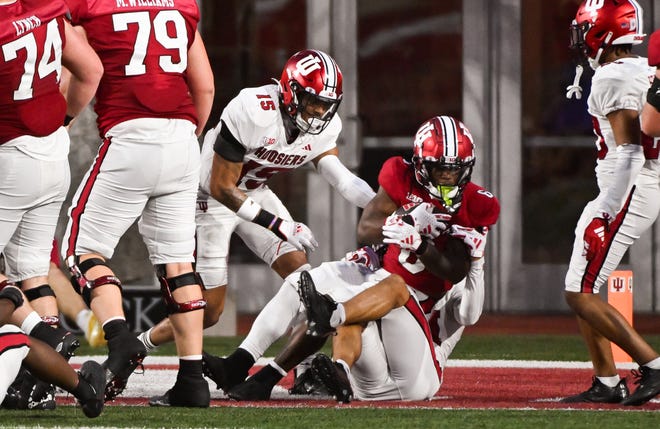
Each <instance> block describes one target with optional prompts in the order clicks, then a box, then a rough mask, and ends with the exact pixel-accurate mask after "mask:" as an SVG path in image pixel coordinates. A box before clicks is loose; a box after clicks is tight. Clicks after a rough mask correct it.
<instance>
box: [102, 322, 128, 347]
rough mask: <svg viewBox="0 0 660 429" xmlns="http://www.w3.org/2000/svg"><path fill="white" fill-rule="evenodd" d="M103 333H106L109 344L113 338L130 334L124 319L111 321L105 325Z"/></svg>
mask: <svg viewBox="0 0 660 429" xmlns="http://www.w3.org/2000/svg"><path fill="white" fill-rule="evenodd" d="M103 332H105V339H106V340H108V342H109V341H110V340H112V339H113V338H116V337H118V336H120V335H121V334H123V333H125V332H129V329H128V323H126V320H124V319H114V320H110V321H108V322H106V323H105V324H104V325H103Z"/></svg>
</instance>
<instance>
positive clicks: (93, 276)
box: [62, 0, 214, 407]
mask: <svg viewBox="0 0 660 429" xmlns="http://www.w3.org/2000/svg"><path fill="white" fill-rule="evenodd" d="M67 2H68V4H69V7H70V10H71V16H72V22H73V24H74V25H77V26H79V27H78V28H81V30H82V31H84V32H85V33H86V35H87V39H88V40H89V42H90V44H91V45H92V47H93V48H94V49H95V50H96V52H97V53H98V55H99V57H100V58H101V61H102V62H103V67H104V75H103V79H102V80H101V83H100V85H99V90H98V93H97V99H96V104H95V110H96V113H97V114H98V127H99V132H100V134H101V138H102V139H103V141H102V143H101V146H100V148H99V154H98V156H97V158H96V159H95V160H94V162H93V164H92V166H91V167H90V169H89V170H88V172H87V175H86V176H85V177H84V178H83V180H82V182H81V184H80V186H79V188H78V191H77V192H76V194H75V196H74V198H73V202H72V206H71V209H70V210H69V224H68V226H67V230H66V234H65V237H64V240H63V243H62V253H63V256H64V257H65V258H66V261H67V264H68V266H69V268H70V270H71V273H72V275H73V276H74V277H75V279H76V281H77V282H78V283H79V284H80V286H81V289H82V292H83V294H85V295H87V296H88V298H89V299H90V300H91V304H90V307H91V309H92V311H94V314H95V315H96V316H97V318H98V319H99V321H100V322H101V323H102V324H103V330H104V332H105V337H106V338H107V340H108V349H109V354H108V359H107V360H106V362H105V363H104V365H105V368H106V369H107V372H108V374H109V378H108V385H107V387H106V399H112V398H114V397H115V396H116V395H118V394H119V393H121V392H122V390H123V388H124V387H125V384H126V382H127V379H128V377H129V376H130V374H131V373H132V372H133V371H134V369H135V368H136V367H137V365H139V364H140V363H141V361H142V359H143V358H144V356H145V353H146V351H145V348H144V345H143V344H142V342H141V341H139V340H138V339H137V338H136V337H135V335H134V334H133V333H131V332H129V328H128V324H127V322H126V320H125V316H124V312H123V308H122V299H121V283H120V281H119V279H118V278H117V277H116V276H115V275H114V274H113V272H112V270H111V269H110V268H109V266H108V265H107V263H106V261H107V259H109V258H111V257H112V255H113V252H114V249H115V247H116V245H117V242H118V241H119V238H120V237H121V236H122V235H123V234H124V233H125V232H126V230H127V229H128V228H129V227H130V226H131V224H132V223H133V222H135V221H136V220H138V219H139V222H138V227H139V231H140V233H141V235H142V237H143V239H144V242H145V244H146V246H147V250H148V252H149V257H150V260H151V262H152V264H153V265H154V266H155V268H156V275H157V277H158V279H159V282H160V284H161V290H162V293H163V298H164V300H165V302H166V304H167V308H168V311H169V313H170V316H169V317H170V320H171V322H172V325H173V326H174V331H175V338H176V343H177V352H178V354H179V358H180V362H179V375H178V377H177V381H176V383H175V385H174V387H173V388H172V389H171V390H169V391H168V392H167V393H166V394H165V395H164V396H163V397H162V398H160V399H161V400H160V404H161V405H173V406H198V407H206V406H208V404H209V392H208V386H207V383H206V381H205V380H204V378H203V376H202V364H201V353H202V317H203V311H200V310H201V309H203V308H204V306H205V305H206V302H205V301H204V300H203V298H202V291H201V288H200V284H201V281H200V279H199V277H198V275H197V274H196V273H195V272H194V271H193V268H192V262H193V251H194V244H195V243H194V234H195V200H196V196H197V188H198V185H199V164H200V155H199V144H198V141H197V136H198V135H199V134H200V133H201V131H202V129H203V128H204V125H205V124H206V120H207V118H208V115H209V113H210V109H211V104H212V99H213V93H214V86H213V73H212V71H211V68H210V65H209V61H208V57H207V55H206V50H205V48H204V43H203V41H202V38H201V36H200V34H199V32H198V31H197V24H198V22H199V9H198V6H197V2H196V1H195V0H177V1H176V2H174V1H162V2H134V1H111V2H107V1H105V2H99V1H92V0H88V1H86V0H67Z"/></svg>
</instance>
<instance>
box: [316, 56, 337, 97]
mask: <svg viewBox="0 0 660 429" xmlns="http://www.w3.org/2000/svg"><path fill="white" fill-rule="evenodd" d="M315 52H316V53H317V54H318V56H319V57H320V58H321V61H323V69H324V70H325V80H324V82H323V85H324V86H325V88H324V89H325V90H326V91H332V92H336V91H337V69H336V66H335V62H334V61H333V60H332V58H330V56H329V55H328V54H326V53H325V52H321V51H315Z"/></svg>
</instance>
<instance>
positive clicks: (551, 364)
mask: <svg viewBox="0 0 660 429" xmlns="http://www.w3.org/2000/svg"><path fill="white" fill-rule="evenodd" d="M106 358H107V357H106V356H104V355H98V356H73V357H72V358H71V360H70V362H71V364H72V365H76V366H77V365H80V364H82V363H83V362H85V361H86V360H90V359H92V360H95V361H97V362H99V363H101V362H103V361H105V359H106ZM272 360H273V358H272V357H269V358H260V359H259V360H258V361H257V363H256V364H255V365H257V366H264V365H267V364H268V363H269V362H271V361H272ZM178 365H179V359H178V358H177V357H176V356H147V357H146V358H145V359H144V366H145V368H150V367H160V368H161V369H166V368H167V369H169V368H174V369H176V368H177V367H178ZM616 366H617V368H619V369H636V368H637V366H638V365H637V364H636V363H618V364H617V365H616ZM447 367H448V368H567V369H591V368H593V366H592V363H591V362H579V361H549V360H504V359H497V360H481V359H479V360H478V359H449V360H448V361H447Z"/></svg>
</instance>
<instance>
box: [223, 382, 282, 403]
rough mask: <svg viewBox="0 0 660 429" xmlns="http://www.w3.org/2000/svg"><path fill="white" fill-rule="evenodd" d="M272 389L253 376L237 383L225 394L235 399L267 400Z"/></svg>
mask: <svg viewBox="0 0 660 429" xmlns="http://www.w3.org/2000/svg"><path fill="white" fill-rule="evenodd" d="M272 391H273V389H272V388H270V389H269V388H268V387H267V386H266V385H264V384H263V383H260V382H259V381H256V380H254V379H253V378H248V379H247V380H245V381H244V382H242V383H241V384H237V385H236V386H234V387H232V388H231V389H229V392H227V396H229V397H230V398H231V399H235V400H237V401H267V400H269V399H270V393H271V392H272Z"/></svg>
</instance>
